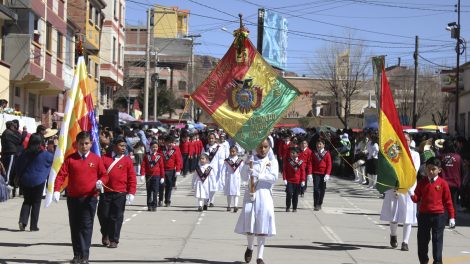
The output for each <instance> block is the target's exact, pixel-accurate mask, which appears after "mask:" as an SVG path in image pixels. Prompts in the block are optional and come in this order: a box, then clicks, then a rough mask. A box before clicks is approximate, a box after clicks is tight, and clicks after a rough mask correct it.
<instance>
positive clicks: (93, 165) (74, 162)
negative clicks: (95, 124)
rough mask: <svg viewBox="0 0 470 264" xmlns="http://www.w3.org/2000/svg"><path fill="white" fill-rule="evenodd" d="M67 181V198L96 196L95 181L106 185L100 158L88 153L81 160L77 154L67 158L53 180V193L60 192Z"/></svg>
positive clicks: (105, 174) (105, 175) (106, 177)
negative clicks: (66, 180)
mask: <svg viewBox="0 0 470 264" xmlns="http://www.w3.org/2000/svg"><path fill="white" fill-rule="evenodd" d="M65 179H68V186H67V196H68V197H75V198H78V197H89V196H96V195H97V194H98V191H97V190H96V188H95V186H96V181H97V180H101V181H102V182H103V184H105V185H106V184H107V183H108V174H107V173H106V169H105V168H104V164H103V161H102V160H101V158H100V157H99V156H98V155H96V154H94V153H92V152H90V153H89V154H88V156H87V157H86V159H84V160H83V159H82V157H80V155H79V154H78V152H75V153H73V154H72V155H70V156H68V157H67V158H66V159H65V161H64V163H63V164H62V167H60V170H59V173H58V174H57V177H56V178H55V182H54V191H55V192H58V191H60V187H61V186H62V184H63V183H64V181H65Z"/></svg>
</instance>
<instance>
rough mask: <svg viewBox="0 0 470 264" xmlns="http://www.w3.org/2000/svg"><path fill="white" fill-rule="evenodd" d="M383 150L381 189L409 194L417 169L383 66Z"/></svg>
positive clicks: (379, 184) (382, 190)
mask: <svg viewBox="0 0 470 264" xmlns="http://www.w3.org/2000/svg"><path fill="white" fill-rule="evenodd" d="M379 149H380V152H379V166H378V179H377V183H378V184H377V190H379V191H380V192H384V191H386V190H388V189H391V188H396V189H397V190H398V191H399V192H401V193H406V191H407V190H408V189H409V188H410V187H411V186H412V185H413V184H414V183H415V181H416V170H415V167H414V165H413V160H412V159H411V154H410V150H409V148H408V144H407V143H406V140H405V135H404V134H403V128H402V126H401V124H400V119H399V118H398V114H397V109H396V107H395V103H394V101H393V96H392V93H391V91H390V86H389V84H388V81H387V76H386V75H385V69H384V68H383V67H382V88H381V96H380V114H379Z"/></svg>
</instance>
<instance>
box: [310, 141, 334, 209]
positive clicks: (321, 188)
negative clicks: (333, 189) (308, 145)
mask: <svg viewBox="0 0 470 264" xmlns="http://www.w3.org/2000/svg"><path fill="white" fill-rule="evenodd" d="M316 147H317V149H316V150H315V151H314V152H313V153H312V156H311V161H310V162H309V164H308V171H309V173H308V174H309V175H308V179H309V180H310V181H311V180H312V178H313V210H315V211H319V210H321V206H322V204H323V197H325V190H326V182H327V181H328V180H329V179H330V173H331V166H332V165H331V155H330V152H329V151H327V150H325V140H323V139H319V140H318V141H317V145H316Z"/></svg>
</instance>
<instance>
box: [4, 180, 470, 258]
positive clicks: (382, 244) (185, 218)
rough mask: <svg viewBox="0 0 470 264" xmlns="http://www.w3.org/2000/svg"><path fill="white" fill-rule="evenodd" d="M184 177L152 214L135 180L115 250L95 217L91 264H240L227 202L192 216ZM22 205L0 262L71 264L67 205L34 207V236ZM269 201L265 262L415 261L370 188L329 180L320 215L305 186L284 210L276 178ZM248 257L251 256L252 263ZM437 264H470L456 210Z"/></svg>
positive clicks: (469, 237)
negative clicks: (392, 236)
mask: <svg viewBox="0 0 470 264" xmlns="http://www.w3.org/2000/svg"><path fill="white" fill-rule="evenodd" d="M190 178H191V177H186V178H181V179H179V182H178V189H177V190H176V191H175V192H174V195H173V199H172V206H171V207H159V208H158V211H157V212H147V208H146V206H145V204H146V202H145V199H146V198H145V190H144V188H143V185H142V184H141V183H139V188H138V194H137V196H136V200H135V202H134V205H131V206H128V207H127V209H126V213H125V223H124V225H123V228H122V232H121V239H120V243H119V247H118V248H117V249H108V248H105V247H102V246H101V245H100V243H101V234H100V233H99V222H98V219H97V218H96V219H95V225H94V234H93V243H92V248H91V250H90V262H92V263H221V264H229V263H244V261H243V254H244V252H245V248H246V239H245V237H244V236H241V235H238V234H235V233H234V231H233V230H234V227H235V223H236V221H237V219H238V215H239V214H240V212H241V210H239V212H238V213H233V212H226V198H225V197H224V196H223V195H222V194H221V193H219V194H218V196H217V198H216V202H215V207H214V208H209V211H206V212H197V207H196V199H195V198H194V197H193V194H192V191H191V189H190V184H189V183H190V182H191V179H190ZM22 201H23V199H22V198H15V199H12V200H9V201H8V202H6V203H1V204H0V212H1V216H0V263H66V262H68V261H70V259H71V258H72V257H73V253H72V247H71V240H70V231H69V226H68V216H67V209H66V201H65V200H61V201H60V202H59V203H58V204H52V205H51V207H50V208H42V209H41V215H40V219H39V228H40V231H38V232H29V231H25V232H20V231H18V217H19V211H20V207H21V203H22ZM274 202H275V206H276V227H277V233H278V234H277V235H276V236H274V237H272V238H268V239H267V242H266V248H265V253H264V260H265V262H266V263H309V264H310V263H322V264H323V263H325V264H329V263H338V264H346V263H347V264H349V263H374V264H379V263H384V264H385V263H418V257H417V249H416V248H417V242H416V241H417V240H416V233H417V229H416V227H414V228H413V231H412V234H411V239H410V244H409V247H410V251H408V252H402V251H400V249H399V248H400V247H399V248H398V249H392V248H391V247H390V246H389V226H388V223H384V222H380V220H379V214H380V209H381V206H382V199H381V195H380V194H379V193H378V192H376V191H374V190H369V189H366V188H364V187H363V186H361V185H358V184H355V183H353V182H351V181H350V180H344V179H340V178H336V177H332V180H331V181H330V182H329V183H328V187H327V194H326V197H325V201H324V205H323V210H322V211H318V212H316V211H313V210H312V208H313V195H312V189H311V188H310V187H309V189H308V192H307V193H306V194H305V197H303V198H300V202H299V210H298V211H297V212H296V213H292V212H290V213H286V212H285V207H284V206H285V193H284V187H283V186H282V185H281V180H279V181H278V185H276V187H275V190H274ZM240 205H241V202H240ZM27 230H28V227H27ZM401 230H402V229H401V228H399V233H398V234H399V236H398V240H399V241H398V242H399V244H401V242H402V241H401V239H402V235H401ZM430 252H431V250H430ZM254 253H255V254H256V250H255V252H254ZM255 259H256V257H255V255H254V258H253V261H252V263H254V262H255ZM431 259H432V257H431ZM444 263H446V264H450V263H470V214H468V213H463V212H460V213H459V215H458V217H457V228H456V229H454V230H450V229H446V230H445V233H444Z"/></svg>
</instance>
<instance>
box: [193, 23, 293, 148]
mask: <svg viewBox="0 0 470 264" xmlns="http://www.w3.org/2000/svg"><path fill="white" fill-rule="evenodd" d="M234 35H235V40H234V42H233V43H232V45H231V46H230V48H229V50H228V51H227V53H226V54H225V55H224V57H223V58H222V60H221V61H220V62H219V63H218V64H217V66H216V68H215V69H214V70H213V71H212V72H211V73H210V74H209V76H208V77H207V79H206V80H204V81H203V82H202V83H201V85H200V86H199V87H198V88H197V89H196V90H195V91H194V93H193V94H192V95H191V97H192V99H193V100H194V101H196V102H197V103H198V105H199V106H200V107H201V108H203V109H204V110H205V111H206V112H207V113H208V114H209V115H211V117H212V119H213V120H214V121H215V122H216V123H217V124H218V125H219V126H220V127H222V128H223V129H224V130H225V131H226V132H227V133H228V134H229V135H230V136H231V137H233V138H234V140H235V141H237V142H238V143H239V144H240V145H241V146H242V147H243V148H245V149H248V150H251V149H253V148H255V147H256V145H258V144H259V143H260V142H261V140H262V139H263V138H265V137H266V136H267V135H268V133H269V132H270V131H271V129H272V127H273V126H274V125H275V124H276V123H277V122H278V121H279V119H280V118H281V117H282V116H283V114H284V112H285V111H286V110H287V109H288V107H289V106H290V105H291V104H292V102H293V101H294V100H295V98H296V97H297V96H298V95H299V94H300V93H299V91H298V90H297V89H296V88H295V87H293V86H292V85H291V84H289V83H288V82H287V81H286V80H284V79H283V78H282V77H281V76H279V75H278V74H277V73H276V72H275V71H274V69H273V68H272V67H271V66H270V65H269V64H268V63H267V62H266V61H265V60H264V59H263V57H262V56H261V54H259V53H258V51H257V50H256V48H255V47H254V46H253V44H252V43H251V41H250V40H249V39H248V32H247V31H246V30H244V29H239V30H237V31H235V34H234Z"/></svg>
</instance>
